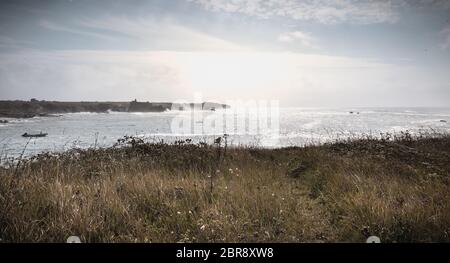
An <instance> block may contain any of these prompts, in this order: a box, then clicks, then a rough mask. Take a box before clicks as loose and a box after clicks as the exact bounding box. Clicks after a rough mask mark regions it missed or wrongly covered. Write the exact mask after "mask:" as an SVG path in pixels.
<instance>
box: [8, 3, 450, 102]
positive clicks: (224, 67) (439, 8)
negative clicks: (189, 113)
mask: <svg viewBox="0 0 450 263" xmlns="http://www.w3.org/2000/svg"><path fill="white" fill-rule="evenodd" d="M449 20H450V0H359V1H356V0H317V1H313V0H303V1H299V0H240V1H239V0H170V1H168V0H155V1H152V0H146V1H144V0H127V1H125V0H95V1H93V0H71V1H70V0H59V1H58V0H53V1H49V0H47V1H44V0H29V1H23V0H14V1H12V0H11V1H9V0H2V1H1V2H0V100H15V99H21V100H29V99H30V98H36V99H42V100H61V101H129V100H132V99H135V98H136V99H138V100H140V101H175V100H188V101H193V100H194V97H195V96H197V97H198V96H199V95H198V94H200V95H201V97H202V99H203V100H208V101H217V102H225V101H227V100H234V99H240V100H279V102H280V105H282V106H289V107H422V106H428V107H430V106H434V107H449V106H450V103H449V102H450V22H449Z"/></svg>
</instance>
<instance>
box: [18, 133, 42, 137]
mask: <svg viewBox="0 0 450 263" xmlns="http://www.w3.org/2000/svg"><path fill="white" fill-rule="evenodd" d="M45 136H47V133H42V132H40V133H35V134H30V133H27V132H26V133H24V134H22V137H45Z"/></svg>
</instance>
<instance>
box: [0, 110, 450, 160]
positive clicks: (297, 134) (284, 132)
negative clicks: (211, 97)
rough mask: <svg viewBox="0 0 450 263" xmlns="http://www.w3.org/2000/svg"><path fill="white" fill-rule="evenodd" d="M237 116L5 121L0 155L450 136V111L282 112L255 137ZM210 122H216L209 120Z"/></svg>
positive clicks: (187, 114)
mask: <svg viewBox="0 0 450 263" xmlns="http://www.w3.org/2000/svg"><path fill="white" fill-rule="evenodd" d="M351 112H352V113H351ZM235 114H236V113H233V112H232V111H230V110H228V111H221V110H218V111H215V112H202V113H201V116H200V117H196V118H195V119H192V114H191V113H190V112H180V111H167V112H155V113H119V112H109V113H70V114H62V115H60V116H57V117H35V118H31V119H6V118H3V119H6V120H8V123H4V124H3V123H2V124H0V154H1V158H2V160H4V159H5V158H11V157H17V156H20V155H21V154H22V152H23V153H24V155H25V156H30V155H34V154H37V153H40V152H59V151H64V150H68V149H71V148H89V147H108V146H112V145H114V144H115V143H116V142H117V140H118V139H120V138H122V137H123V136H125V135H128V136H139V137H141V138H143V139H145V140H146V141H149V142H159V141H161V140H163V141H164V142H174V141H177V140H185V139H192V140H193V142H194V143H195V142H199V141H203V142H206V143H213V141H214V139H215V138H217V137H218V136H221V135H223V134H224V133H227V134H229V136H228V138H227V143H228V144H229V145H235V146H236V145H246V146H258V147H270V148H274V147H287V146H302V145H307V144H321V143H325V142H330V141H334V140H339V139H346V138H358V137H361V136H364V135H371V136H379V135H380V133H392V134H399V133H400V132H402V131H403V132H405V131H409V132H410V133H412V134H417V133H420V132H424V131H425V132H439V133H443V132H450V108H352V109H350V108H339V109H325V108H280V109H279V110H278V114H277V115H276V116H275V115H274V116H275V117H274V118H272V119H271V121H270V122H269V124H272V123H274V124H277V125H273V126H276V129H275V128H273V127H262V128H261V127H260V126H258V127H259V129H258V130H256V132H253V133H252V132H248V131H246V130H244V129H241V130H239V128H236V127H235V128H234V129H231V130H226V127H223V126H224V125H225V124H223V123H224V122H220V121H217V120H223V119H227V118H229V117H235ZM249 116H251V115H249ZM249 116H247V117H245V118H246V120H247V122H246V126H245V127H249V125H250V124H249V123H250V119H251V117H249ZM180 119H181V120H183V121H185V123H190V125H192V126H190V129H185V130H183V129H179V126H177V125H178V124H176V125H174V122H176V121H175V120H177V121H179V120H180ZM211 119H215V120H216V121H213V122H211V121H208V120H211ZM272 120H276V121H272ZM205 122H208V123H207V124H206V125H208V127H210V126H211V125H213V127H214V128H213V129H205V127H204V126H205ZM211 123H212V124H211ZM235 123H236V122H235ZM269 124H268V126H270V125H269ZM235 126H237V125H235ZM174 127H175V128H174ZM211 127H212V126H211ZM41 131H42V132H44V133H48V135H47V136H46V137H43V138H32V139H29V138H24V137H22V136H21V135H22V134H23V133H25V132H27V133H39V132H41ZM180 131H182V132H180Z"/></svg>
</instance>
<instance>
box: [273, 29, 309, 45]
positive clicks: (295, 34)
mask: <svg viewBox="0 0 450 263" xmlns="http://www.w3.org/2000/svg"><path fill="white" fill-rule="evenodd" d="M278 41H280V42H284V43H292V42H297V43H300V44H301V45H302V46H304V47H308V48H317V46H316V44H315V42H316V39H315V38H314V37H313V36H312V35H311V34H309V33H305V32H301V31H292V32H284V33H282V34H280V35H279V36H278Z"/></svg>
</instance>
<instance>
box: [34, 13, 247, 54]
mask: <svg viewBox="0 0 450 263" xmlns="http://www.w3.org/2000/svg"><path fill="white" fill-rule="evenodd" d="M40 25H41V26H42V27H44V28H46V29H48V30H52V31H59V32H66V33H72V34H79V35H83V36H89V37H96V38H102V39H107V40H116V41H117V42H123V41H124V40H125V41H134V43H135V44H137V45H138V46H140V47H141V48H142V49H149V50H150V49H151V50H155V49H159V50H161V49H162V50H210V51H211V50H213V51H219V50H220V51H236V50H241V49H243V47H241V46H239V45H237V44H235V43H232V42H230V41H226V40H223V39H221V38H218V37H215V36H212V35H209V34H206V33H203V32H199V31H196V30H194V29H191V28H189V27H186V26H183V25H180V24H179V23H177V22H176V21H173V20H170V19H154V18H150V17H139V18H133V19H131V18H129V17H126V16H108V15H104V16H100V17H96V18H91V17H84V18H83V17H81V18H77V19H74V20H73V21H71V23H67V24H56V23H52V22H50V21H47V20H43V21H41V22H40Z"/></svg>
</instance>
